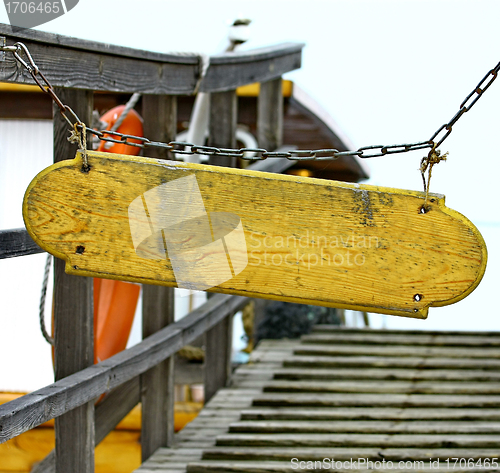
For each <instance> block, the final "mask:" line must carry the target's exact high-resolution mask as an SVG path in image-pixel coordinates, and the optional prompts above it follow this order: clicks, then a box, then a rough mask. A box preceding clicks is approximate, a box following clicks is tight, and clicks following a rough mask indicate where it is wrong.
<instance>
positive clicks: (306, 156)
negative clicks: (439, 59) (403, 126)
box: [0, 43, 500, 161]
mask: <svg viewBox="0 0 500 473" xmlns="http://www.w3.org/2000/svg"><path fill="white" fill-rule="evenodd" d="M0 51H9V52H12V53H13V54H14V57H15V58H16V59H17V61H18V62H19V63H20V64H21V65H22V66H23V67H24V68H25V69H26V70H27V71H28V72H29V73H30V74H31V76H32V77H33V80H34V81H35V82H36V83H37V84H38V86H39V87H40V89H42V90H43V91H44V92H45V93H47V94H49V95H50V96H51V97H52V100H53V101H54V102H55V103H56V105H57V106H58V107H59V111H60V112H61V115H62V116H63V117H64V118H65V120H66V121H67V122H68V123H69V125H70V127H71V129H73V128H74V126H75V125H76V126H77V127H78V128H80V129H83V123H82V122H81V121H80V119H79V118H78V116H77V115H76V113H75V112H74V111H73V110H72V109H71V107H69V106H68V105H65V104H63V103H62V102H61V100H60V99H59V97H58V96H57V94H56V93H55V91H54V89H53V87H52V85H51V84H50V82H49V81H48V80H47V79H46V77H45V76H44V75H43V74H42V73H41V72H40V70H39V68H38V66H37V65H36V63H35V61H34V60H33V58H32V57H31V54H30V52H29V50H28V48H27V47H26V46H25V45H24V44H23V43H15V44H14V45H13V46H0ZM22 53H24V54H25V55H26V57H27V59H28V62H26V61H25V60H24V59H23V58H22V56H21V54H22ZM499 71H500V62H499V63H498V64H497V65H496V66H495V68H493V69H491V70H490V71H489V72H488V73H487V74H486V75H485V76H484V78H483V79H482V80H481V81H480V82H479V84H478V85H477V86H476V87H475V88H474V90H473V91H472V92H471V93H470V94H469V95H467V97H466V98H465V100H464V101H463V102H462V103H461V105H460V109H459V111H458V112H457V113H456V114H455V116H454V117H453V118H452V119H451V120H450V121H449V122H448V123H445V124H444V125H442V126H441V127H439V128H438V129H437V131H436V132H435V133H434V134H433V135H432V136H431V138H430V139H429V140H427V141H419V142H418V143H405V144H397V145H388V146H387V145H386V146H384V145H375V146H364V147H361V148H358V149H357V150H356V151H339V150H338V149H335V148H328V149H314V150H290V151H284V152H271V151H267V150H266V149H263V148H239V149H228V148H215V147H213V146H198V145H195V144H193V143H186V142H183V141H170V142H169V143H162V142H158V141H151V140H149V139H148V138H143V137H141V136H134V135H126V134H123V133H118V132H117V131H111V130H109V131H99V130H94V129H92V128H89V127H87V132H88V133H91V134H93V135H95V136H96V137H97V138H98V139H99V140H101V141H105V142H108V143H122V144H126V145H128V146H135V147H138V148H161V149H166V150H168V151H172V152H174V153H175V154H177V155H179V154H180V155H184V154H186V155H193V154H202V155H206V156H234V157H238V158H242V159H247V160H252V161H253V160H264V159H267V158H286V159H289V160H292V161H309V160H316V161H322V160H334V159H338V158H341V157H343V156H357V157H358V158H363V159H367V158H376V157H379V156H385V155H389V154H401V153H407V152H409V151H415V150H420V149H427V148H429V149H430V151H429V155H428V156H429V157H430V156H431V155H432V153H434V152H435V151H436V149H437V148H438V146H440V145H441V144H442V143H443V141H444V140H445V139H446V138H448V136H450V133H451V132H452V131H453V126H454V125H455V123H456V122H457V121H458V120H459V119H460V117H461V116H462V115H463V114H464V113H465V112H468V111H469V110H470V109H471V108H472V107H473V106H474V104H475V103H476V102H477V101H478V100H479V98H480V97H481V96H482V95H483V93H484V92H485V91H486V90H487V89H488V87H490V85H491V84H492V83H493V81H494V80H495V79H496V78H497V75H498V72H499ZM40 79H41V80H40ZM68 114H69V115H71V117H72V118H73V120H74V122H72V121H71V120H70V119H69V118H68ZM440 134H442V136H441V137H439V135H440ZM438 137H439V138H438ZM247 152H249V153H255V155H254V156H247V155H245V153H247Z"/></svg>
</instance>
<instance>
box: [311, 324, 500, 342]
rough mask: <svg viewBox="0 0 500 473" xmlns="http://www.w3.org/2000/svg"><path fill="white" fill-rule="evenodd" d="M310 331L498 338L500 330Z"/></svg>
mask: <svg viewBox="0 0 500 473" xmlns="http://www.w3.org/2000/svg"><path fill="white" fill-rule="evenodd" d="M312 332H313V333H314V334H316V333H325V332H327V333H331V332H336V333H340V334H342V333H345V334H349V333H352V334H358V335H361V334H364V335H373V334H388V335H404V336H408V337H410V339H411V338H417V337H424V338H425V337H428V336H429V335H433V336H434V335H436V336H442V335H445V336H446V337H454V336H459V337H461V336H470V337H492V338H499V337H500V331H484V330H483V331H467V330H446V331H443V330H412V329H409V330H405V329H375V328H355V327H344V326H340V325H323V324H319V325H314V326H313V327H312Z"/></svg>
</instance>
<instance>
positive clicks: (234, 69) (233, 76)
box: [200, 43, 304, 92]
mask: <svg viewBox="0 0 500 473" xmlns="http://www.w3.org/2000/svg"><path fill="white" fill-rule="evenodd" d="M303 47H304V44H301V43H300V44H299V43H284V44H281V45H277V46H271V47H265V48H259V49H255V50H249V51H238V52H236V53H234V52H232V53H230V54H222V55H216V56H212V57H211V58H210V67H209V68H208V71H207V75H206V76H205V78H204V79H203V82H202V83H201V86H200V91H201V92H223V91H228V90H233V89H235V88H236V87H239V86H240V85H245V84H250V83H253V82H265V81H268V80H271V79H275V78H277V77H281V76H282V75H283V74H284V73H285V72H288V71H293V70H295V69H299V68H300V67H301V59H302V56H301V51H302V48H303ZM278 48H279V49H278Z"/></svg>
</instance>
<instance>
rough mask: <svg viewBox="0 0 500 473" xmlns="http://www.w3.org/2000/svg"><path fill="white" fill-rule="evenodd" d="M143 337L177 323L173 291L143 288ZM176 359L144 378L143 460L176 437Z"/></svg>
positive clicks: (158, 367) (142, 396)
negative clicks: (175, 321) (175, 320)
mask: <svg viewBox="0 0 500 473" xmlns="http://www.w3.org/2000/svg"><path fill="white" fill-rule="evenodd" d="M142 314H143V322H142V323H143V325H142V336H143V338H144V339H145V338H147V337H149V336H150V335H153V334H154V333H156V332H158V331H159V330H161V329H162V328H164V327H166V326H168V325H169V324H171V323H173V322H174V291H173V289H171V288H165V287H159V286H146V285H144V286H143V292H142ZM173 363H174V358H173V356H170V357H169V358H167V359H166V360H164V361H162V362H161V363H159V364H158V365H156V366H154V367H153V368H151V369H149V370H148V371H146V372H145V373H143V374H142V375H141V404H142V428H141V447H142V450H141V451H142V460H143V461H145V460H147V459H148V458H149V457H150V456H151V455H152V454H153V453H154V452H155V451H156V450H157V449H158V448H160V447H168V446H170V445H171V444H172V442H173V436H174V364H173Z"/></svg>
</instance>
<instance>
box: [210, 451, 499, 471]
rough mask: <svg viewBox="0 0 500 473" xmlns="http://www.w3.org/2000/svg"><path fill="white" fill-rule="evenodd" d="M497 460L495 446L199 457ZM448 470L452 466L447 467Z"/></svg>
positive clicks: (234, 453)
mask: <svg viewBox="0 0 500 473" xmlns="http://www.w3.org/2000/svg"><path fill="white" fill-rule="evenodd" d="M453 457H459V458H467V459H468V458H471V459H474V460H479V459H489V460H491V459H496V460H497V462H498V463H500V451H499V450H498V446H496V447H493V448H415V447H414V446H413V447H405V448H384V447H381V446H375V447H374V446H371V447H356V448H352V447H349V448H348V447H339V448H337V447H335V448H324V447H316V448H304V447H279V448H276V447H273V448H270V447H259V448H252V447H237V448H235V447H233V446H232V447H214V448H207V449H205V450H204V451H203V454H202V460H230V461H255V462H263V461H290V460H291V459H292V458H298V459H299V460H312V461H315V460H319V461H321V460H323V459H324V458H334V459H336V460H343V461H345V460H347V461H349V460H351V459H358V458H365V459H368V460H372V461H376V460H383V459H384V458H385V459H386V460H387V461H389V460H391V461H430V460H431V459H432V460H437V459H440V460H441V461H445V460H446V459H447V458H449V459H451V458H453ZM450 470H451V469H450Z"/></svg>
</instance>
